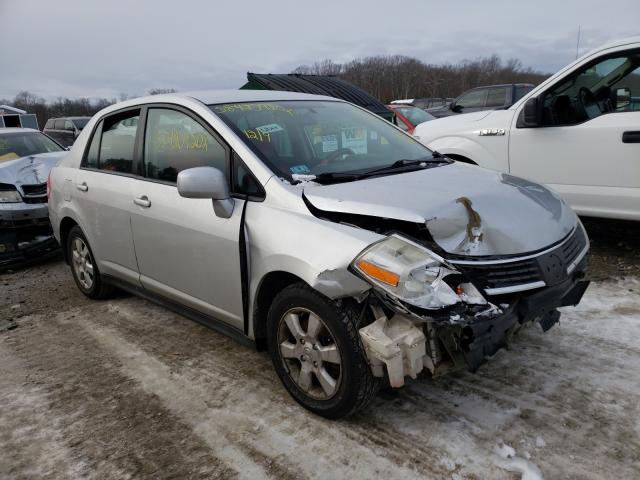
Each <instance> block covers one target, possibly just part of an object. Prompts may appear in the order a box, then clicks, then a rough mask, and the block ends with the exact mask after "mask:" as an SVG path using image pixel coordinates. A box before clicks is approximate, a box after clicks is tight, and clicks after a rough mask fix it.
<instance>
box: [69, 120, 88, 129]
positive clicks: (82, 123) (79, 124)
mask: <svg viewBox="0 0 640 480" xmlns="http://www.w3.org/2000/svg"><path fill="white" fill-rule="evenodd" d="M89 120H91V119H90V118H74V119H73V120H71V121H72V122H73V124H74V125H75V126H76V128H77V129H78V130H82V129H83V128H84V126H85V125H86V124H87V122H89Z"/></svg>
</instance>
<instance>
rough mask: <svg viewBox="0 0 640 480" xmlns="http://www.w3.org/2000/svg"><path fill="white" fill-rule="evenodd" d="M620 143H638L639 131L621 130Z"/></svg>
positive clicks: (639, 139)
mask: <svg viewBox="0 0 640 480" xmlns="http://www.w3.org/2000/svg"><path fill="white" fill-rule="evenodd" d="M622 143H640V131H638V130H636V131H629V132H623V133H622Z"/></svg>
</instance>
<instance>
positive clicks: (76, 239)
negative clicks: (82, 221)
mask: <svg viewBox="0 0 640 480" xmlns="http://www.w3.org/2000/svg"><path fill="white" fill-rule="evenodd" d="M67 255H68V257H67V258H69V263H70V265H71V273H72V274H73V279H74V280H75V282H76V285H77V286H78V288H79V289H80V291H81V292H82V293H84V294H85V295H86V296H87V297H89V298H93V299H101V298H106V297H108V296H109V295H111V293H112V292H113V287H112V286H111V285H107V284H106V283H105V282H104V281H103V279H102V276H101V274H100V270H99V269H98V265H96V262H95V258H94V256H93V253H92V252H91V248H90V247H89V242H87V239H86V237H85V236H84V234H83V233H82V230H81V229H80V227H78V226H77V225H76V226H74V227H73V228H72V229H71V230H70V231H69V235H68V236H67Z"/></svg>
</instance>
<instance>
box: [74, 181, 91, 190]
mask: <svg viewBox="0 0 640 480" xmlns="http://www.w3.org/2000/svg"><path fill="white" fill-rule="evenodd" d="M76 188H77V189H78V190H80V191H81V192H86V191H87V190H89V185H87V182H82V183H76Z"/></svg>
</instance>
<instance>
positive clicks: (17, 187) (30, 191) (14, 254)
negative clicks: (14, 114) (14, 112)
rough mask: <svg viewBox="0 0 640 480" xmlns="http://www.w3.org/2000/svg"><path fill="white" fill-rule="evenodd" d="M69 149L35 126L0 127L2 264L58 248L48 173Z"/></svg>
mask: <svg viewBox="0 0 640 480" xmlns="http://www.w3.org/2000/svg"><path fill="white" fill-rule="evenodd" d="M66 154H67V151H66V150H65V149H64V147H62V146H61V145H59V144H58V143H56V142H55V141H54V140H52V139H51V138H49V137H48V136H47V135H45V134H43V133H41V132H39V131H38V130H35V129H29V128H3V129H0V268H2V267H6V266H8V265H13V264H14V263H16V262H21V261H24V260H28V259H31V258H35V257H38V256H40V255H44V254H46V253H49V252H51V251H53V250H55V249H56V248H57V242H56V240H55V238H54V237H53V232H52V230H51V224H50V222H49V212H48V210H47V177H48V175H49V171H50V170H51V168H52V167H53V166H54V165H56V163H58V161H59V160H60V159H61V158H62V157H63V156H64V155H66Z"/></svg>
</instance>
